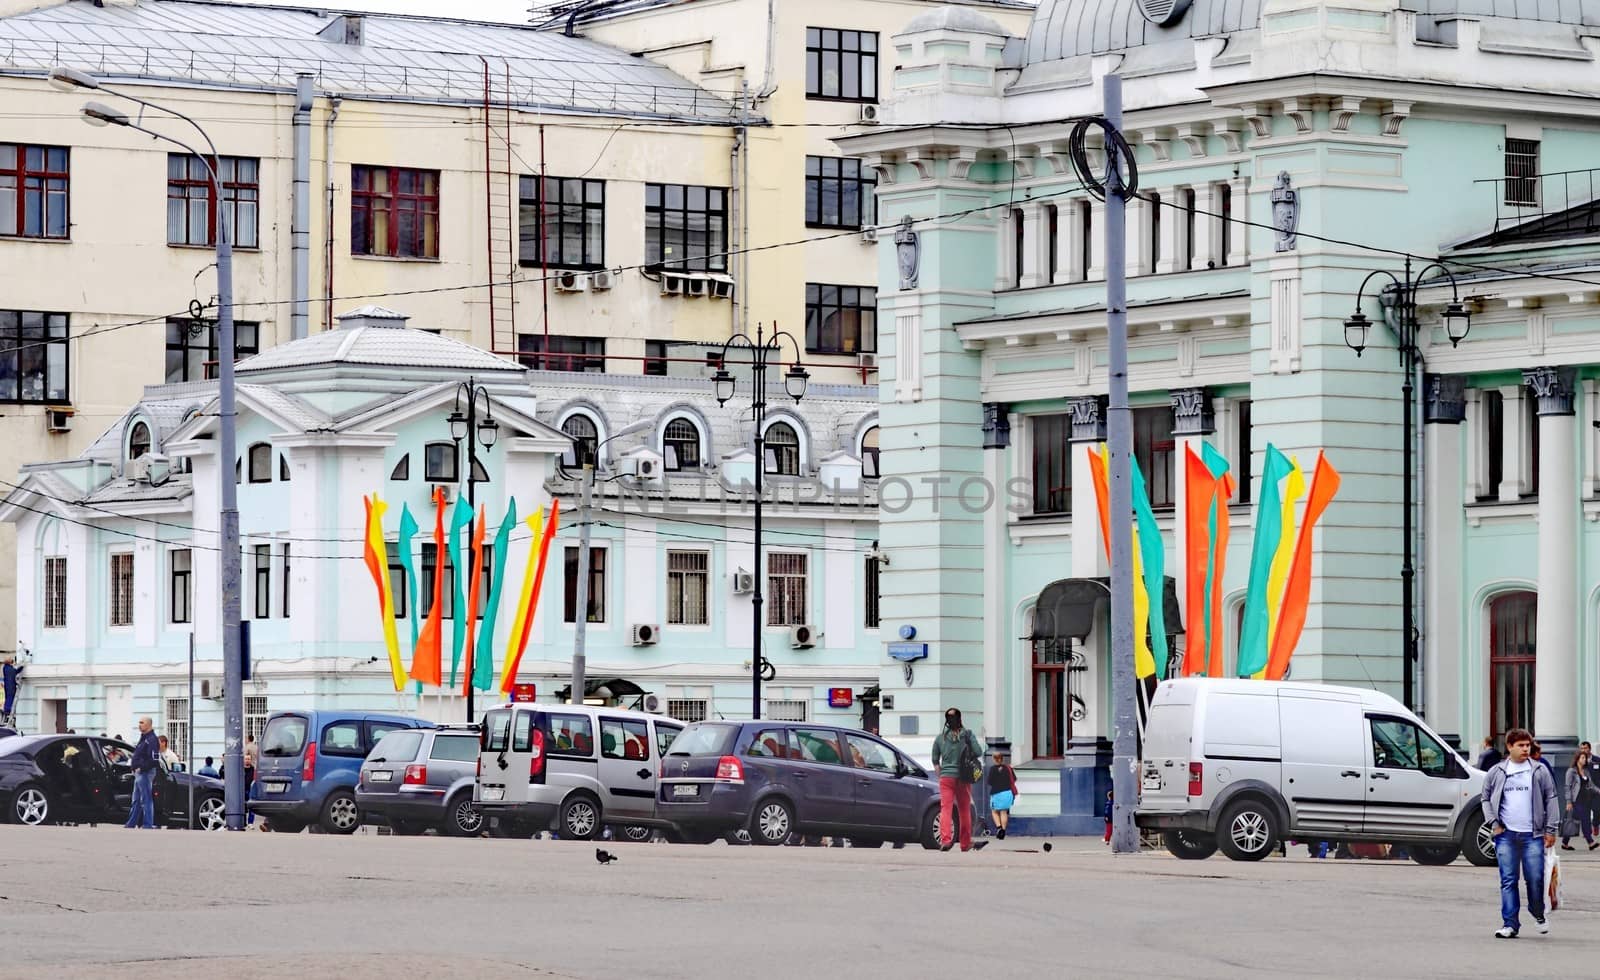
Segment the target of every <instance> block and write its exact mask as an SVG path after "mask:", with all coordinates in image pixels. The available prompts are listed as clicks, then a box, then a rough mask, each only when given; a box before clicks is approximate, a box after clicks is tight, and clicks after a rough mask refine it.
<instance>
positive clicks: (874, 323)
mask: <svg viewBox="0 0 1600 980" xmlns="http://www.w3.org/2000/svg"><path fill="white" fill-rule="evenodd" d="M877 349H878V290H877V288H876V287H873V286H828V285H824V284H822V283H817V282H808V283H806V350H807V351H808V352H810V353H812V354H857V353H860V352H862V351H875V350H877Z"/></svg>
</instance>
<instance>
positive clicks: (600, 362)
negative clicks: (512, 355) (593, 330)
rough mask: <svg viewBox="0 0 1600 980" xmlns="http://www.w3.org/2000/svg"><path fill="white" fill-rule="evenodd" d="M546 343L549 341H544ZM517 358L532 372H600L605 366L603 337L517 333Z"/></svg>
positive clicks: (604, 340) (604, 342) (604, 341)
mask: <svg viewBox="0 0 1600 980" xmlns="http://www.w3.org/2000/svg"><path fill="white" fill-rule="evenodd" d="M547 342H548V343H547ZM517 351H518V354H517V360H518V361H520V362H522V366H523V367H526V368H532V369H533V370H535V371H581V372H589V373H600V372H603V371H605V369H606V339H605V338H604V337H562V336H558V335H556V334H551V335H550V336H549V337H546V336H545V335H544V334H540V333H523V334H518V335H517Z"/></svg>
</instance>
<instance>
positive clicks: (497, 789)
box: [483, 786, 506, 803]
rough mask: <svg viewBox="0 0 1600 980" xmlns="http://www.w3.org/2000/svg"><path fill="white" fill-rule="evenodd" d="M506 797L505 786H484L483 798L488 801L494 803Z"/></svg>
mask: <svg viewBox="0 0 1600 980" xmlns="http://www.w3.org/2000/svg"><path fill="white" fill-rule="evenodd" d="M505 798H506V791H505V787H503V786H485V787H484V788H483V799H484V802H486V803H494V802H496V801H499V800H503V799H505Z"/></svg>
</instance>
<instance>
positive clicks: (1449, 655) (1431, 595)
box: [1422, 374, 1478, 748]
mask: <svg viewBox="0 0 1600 980" xmlns="http://www.w3.org/2000/svg"><path fill="white" fill-rule="evenodd" d="M1422 391H1423V398H1424V403H1423V410H1422V423H1423V425H1425V426H1427V427H1428V429H1427V438H1425V439H1424V440H1423V442H1424V443H1425V444H1426V445H1427V453H1428V456H1427V469H1426V473H1427V482H1426V483H1425V484H1424V486H1423V487H1422V500H1423V501H1424V503H1423V515H1424V516H1423V520H1424V522H1425V523H1424V532H1423V533H1424V536H1425V538H1426V541H1427V552H1426V554H1425V555H1424V556H1423V569H1422V573H1423V595H1424V596H1426V597H1427V598H1426V602H1425V605H1426V606H1427V621H1426V622H1425V623H1424V624H1423V627H1422V629H1423V634H1422V662H1423V669H1422V699H1423V702H1422V703H1423V706H1424V716H1425V717H1426V718H1427V721H1428V724H1430V725H1432V726H1433V729H1434V731H1436V732H1438V733H1439V734H1440V735H1441V736H1443V738H1444V739H1445V741H1446V742H1449V743H1450V744H1451V745H1452V746H1455V747H1457V748H1459V747H1460V745H1461V738H1462V735H1463V732H1462V730H1461V720H1462V717H1463V715H1462V710H1461V703H1462V691H1461V671H1462V667H1463V661H1464V659H1465V658H1466V656H1467V654H1466V652H1465V651H1466V647H1465V646H1463V643H1462V640H1463V637H1462V635H1461V622H1462V605H1463V603H1462V590H1463V588H1464V587H1465V585H1466V583H1465V581H1464V580H1463V578H1462V574H1461V572H1462V545H1461V538H1462V533H1461V524H1462V513H1463V511H1462V507H1463V506H1464V505H1465V503H1466V501H1465V499H1464V491H1465V488H1464V486H1463V484H1462V481H1461V479H1460V478H1459V474H1460V472H1461V450H1462V443H1463V442H1465V441H1466V440H1465V439H1463V438H1462V431H1463V429H1462V426H1461V423H1462V422H1463V421H1465V420H1466V417H1467V399H1466V383H1465V379H1464V378H1462V377H1461V376H1459V375H1448V374H1430V375H1428V376H1427V377H1426V378H1425V379H1424V381H1423V388H1422ZM1477 734H1478V733H1477V732H1476V731H1474V732H1473V733H1472V735H1473V736H1474V737H1476V736H1477Z"/></svg>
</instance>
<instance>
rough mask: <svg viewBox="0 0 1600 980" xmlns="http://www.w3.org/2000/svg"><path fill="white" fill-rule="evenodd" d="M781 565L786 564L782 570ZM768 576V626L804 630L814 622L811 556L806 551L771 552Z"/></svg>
mask: <svg viewBox="0 0 1600 980" xmlns="http://www.w3.org/2000/svg"><path fill="white" fill-rule="evenodd" d="M779 562H784V564H783V565H781V566H778V563H779ZM791 562H792V564H789V563H791ZM774 566H778V567H776V568H775V567H774ZM797 569H798V570H797ZM765 574H766V576H767V600H766V606H767V621H766V623H765V624H764V625H766V626H802V625H804V624H806V623H808V622H810V621H811V620H810V618H809V617H810V615H811V556H810V555H809V554H808V553H806V552H804V551H775V552H768V553H767V567H766V569H765Z"/></svg>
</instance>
